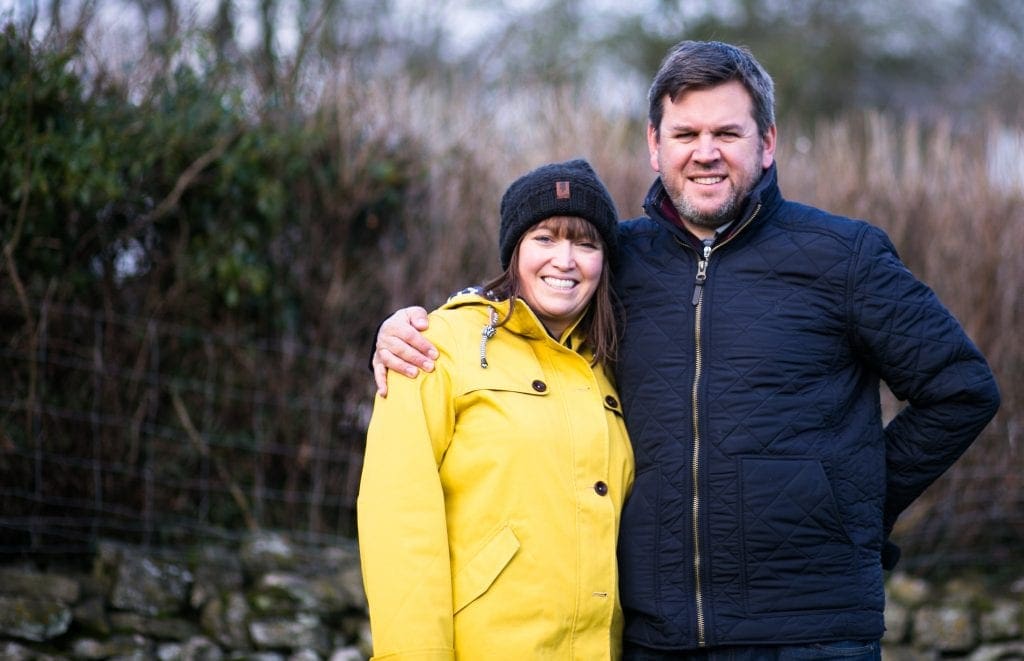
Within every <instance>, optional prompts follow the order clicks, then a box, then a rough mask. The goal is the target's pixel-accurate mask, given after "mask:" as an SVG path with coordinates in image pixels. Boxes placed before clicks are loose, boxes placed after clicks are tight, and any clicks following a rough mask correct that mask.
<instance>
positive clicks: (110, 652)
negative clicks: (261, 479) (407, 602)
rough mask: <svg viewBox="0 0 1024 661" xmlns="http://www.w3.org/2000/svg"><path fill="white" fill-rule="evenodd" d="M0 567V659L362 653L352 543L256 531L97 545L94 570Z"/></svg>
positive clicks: (339, 660) (274, 659)
mask: <svg viewBox="0 0 1024 661" xmlns="http://www.w3.org/2000/svg"><path fill="white" fill-rule="evenodd" d="M37 565H38V563H35V564H33V565H32V566H29V565H27V564H20V565H7V566H3V567H0V658H2V659H5V660H8V659H10V660H21V659H25V660H28V659H119V660H127V659H140V660H141V659H161V660H167V661H170V660H176V659H181V660H196V661H200V660H201V661H217V660H220V659H254V660H258V661H278V660H280V661H285V660H288V661H305V660H307V659H308V660H315V659H330V660H331V661H356V660H362V659H366V658H367V657H368V656H369V652H370V630H369V621H368V619H367V616H366V597H365V595H364V593H363V587H362V579H361V577H360V573H359V556H358V551H357V549H356V547H355V545H354V544H349V545H347V546H346V547H344V548H331V549H326V550H315V551H311V550H309V549H305V548H299V547H297V546H295V545H293V544H291V543H290V542H289V541H288V540H287V539H286V538H284V537H280V536H276V535H255V536H252V537H251V538H249V539H247V540H245V541H244V542H243V543H242V544H241V546H240V548H238V549H235V550H234V551H232V550H229V549H227V548H222V547H207V548H204V549H202V550H200V551H196V552H195V553H194V554H190V557H181V554H178V555H177V556H175V557H173V558H169V557H166V556H164V557H161V556H160V555H158V554H156V553H153V552H152V551H151V550H150V551H141V550H139V549H133V548H129V547H125V546H121V545H117V544H108V543H105V544H101V545H100V547H99V549H98V552H97V554H96V557H95V559H94V560H93V561H92V563H91V565H92V566H91V568H82V569H79V570H76V569H73V568H67V567H56V566H54V565H52V564H51V566H49V567H47V568H45V570H40V569H39V568H38V566H37Z"/></svg>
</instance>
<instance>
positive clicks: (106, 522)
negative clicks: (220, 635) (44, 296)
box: [0, 300, 370, 557]
mask: <svg viewBox="0 0 1024 661" xmlns="http://www.w3.org/2000/svg"><path fill="white" fill-rule="evenodd" d="M24 313H25V310H24V307H23V306H22V307H19V306H18V305H16V304H15V303H14V302H13V301H10V300H8V301H2V300H0V327H2V328H3V329H4V333H3V336H4V338H3V339H4V342H3V345H2V347H0V375H2V376H0V557H2V556H3V555H5V554H6V555H11V554H24V553H32V554H75V553H88V552H90V550H92V549H93V548H94V546H95V542H96V541H97V540H99V539H119V540H124V541H127V542H131V543H136V544H143V545H155V546H189V545H193V544H199V543H205V542H210V541H218V542H226V541H233V540H238V539H239V538H240V536H241V535H242V534H244V533H247V532H249V531H255V530H281V531H286V532H288V533H289V534H290V535H291V536H292V537H294V538H296V539H298V540H300V541H304V542H306V543H312V544H329V543H335V542H337V541H338V540H340V539H342V538H351V537H353V536H354V504H355V497H356V493H357V489H358V480H359V473H360V468H361V462H362V451H363V434H362V431H361V430H362V424H361V422H360V417H361V416H362V415H364V414H363V413H361V411H360V410H359V408H358V407H357V406H353V405H352V404H350V403H346V402H349V401H351V400H352V397H351V396H350V397H348V399H346V398H345V397H344V396H342V394H341V393H340V389H341V388H342V387H343V383H344V379H342V378H341V375H344V374H352V373H354V372H355V371H357V370H359V369H361V370H362V374H363V375H364V378H365V379H366V380H367V381H368V380H369V378H370V377H369V375H368V374H367V373H366V372H365V369H366V368H365V366H362V367H361V366H358V365H354V364H353V361H352V360H351V359H348V358H345V357H343V356H339V355H336V354H332V353H330V352H325V351H321V350H318V349H316V348H313V347H309V346H303V345H302V344H300V343H298V342H295V341H294V340H289V339H287V338H284V339H277V340H273V341H265V342H259V341H251V340H248V339H244V338H241V337H238V336H232V335H230V334H224V333H211V332H206V331H203V330H201V329H197V328H191V327H187V326H181V325H176V324H173V323H168V322H165V321H160V320H156V319H144V318H136V317H132V316H131V315H127V314H118V313H114V312H110V311H104V310H91V309H85V308H82V307H75V306H65V305H47V304H45V303H43V304H39V305H38V306H37V307H36V308H35V309H34V310H32V312H31V317H32V318H31V319H30V322H29V323H26V322H25V316H26V315H25V314H24Z"/></svg>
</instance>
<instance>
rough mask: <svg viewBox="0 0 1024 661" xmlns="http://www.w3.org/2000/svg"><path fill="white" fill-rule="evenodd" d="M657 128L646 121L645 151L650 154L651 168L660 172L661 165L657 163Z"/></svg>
mask: <svg viewBox="0 0 1024 661" xmlns="http://www.w3.org/2000/svg"><path fill="white" fill-rule="evenodd" d="M658 137H659V136H658V129H657V128H655V127H654V124H651V122H650V121H648V122H647V152H648V154H649V155H650V163H651V168H652V169H653V170H654V171H655V172H661V166H660V165H658Z"/></svg>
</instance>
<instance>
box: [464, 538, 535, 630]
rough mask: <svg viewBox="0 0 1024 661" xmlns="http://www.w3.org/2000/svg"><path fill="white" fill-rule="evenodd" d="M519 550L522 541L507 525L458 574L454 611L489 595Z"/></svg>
mask: <svg viewBox="0 0 1024 661" xmlns="http://www.w3.org/2000/svg"><path fill="white" fill-rule="evenodd" d="M518 551H519V538H517V537H516V534H515V533H514V532H512V529H511V528H509V527H508V526H505V527H504V528H502V529H500V530H499V531H498V532H497V533H495V534H494V536H493V537H491V539H490V540H488V541H487V543H486V544H484V546H483V548H481V549H480V550H479V551H478V552H477V553H476V555H474V556H473V557H472V558H470V559H469V560H468V561H467V562H466V563H465V564H464V565H463V566H462V567H459V568H457V569H456V571H455V575H454V576H453V577H452V599H453V606H454V608H455V612H456V613H458V612H459V611H460V610H462V609H463V608H465V607H466V606H468V605H469V604H470V603H472V601H473V600H474V599H476V598H477V597H479V596H480V595H482V594H483V593H484V592H487V590H488V588H490V587H491V585H492V584H493V583H494V581H495V579H497V578H498V575H499V574H501V572H502V570H504V569H505V567H507V566H508V563H509V562H510V561H511V560H512V557H513V556H515V554H516V553H517V552H518Z"/></svg>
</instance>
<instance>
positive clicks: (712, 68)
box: [374, 41, 999, 660]
mask: <svg viewBox="0 0 1024 661" xmlns="http://www.w3.org/2000/svg"><path fill="white" fill-rule="evenodd" d="M649 102H650V108H649V118H648V119H649V124H648V127H647V142H648V147H649V151H650V162H651V166H652V167H653V168H654V170H655V171H657V172H658V173H659V178H658V180H656V181H655V182H654V185H653V186H652V187H651V190H650V191H649V193H648V195H647V198H646V201H645V204H644V209H645V211H646V213H647V215H646V216H645V217H641V218H637V219H635V220H631V221H627V222H624V223H621V224H620V226H619V230H620V232H619V253H618V260H617V268H616V271H615V286H616V290H617V292H618V295H619V297H620V299H621V300H622V302H623V304H624V308H625V328H624V334H623V341H622V344H621V349H620V354H619V363H618V366H617V378H618V385H619V391H620V394H621V397H622V403H623V410H624V412H625V415H626V423H627V427H628V429H629V433H630V437H631V440H632V442H633V445H634V452H635V455H636V480H635V483H634V486H633V492H632V495H631V497H630V499H629V501H628V502H627V504H626V508H625V510H624V511H623V516H622V526H621V529H620V537H619V564H620V580H621V594H622V601H623V609H624V612H625V616H626V629H625V634H624V639H625V640H624V647H625V649H624V655H625V658H627V659H637V660H653V659H681V658H709V659H719V658H723V659H724V658H730V659H734V658H735V659H790V658H800V659H829V658H842V659H877V658H880V651H879V650H880V647H879V640H880V638H881V636H882V634H883V632H884V628H885V627H884V623H883V609H884V593H883V564H885V566H886V568H887V569H888V568H891V566H892V565H893V564H895V560H896V556H897V554H898V551H896V549H895V547H893V546H892V545H891V544H889V542H888V536H889V533H890V532H891V531H892V528H893V525H894V524H895V522H896V518H897V516H898V515H899V514H900V512H902V511H903V510H904V509H906V507H907V506H908V505H909V504H910V503H911V502H913V500H914V499H915V498H917V497H918V496H919V495H920V494H921V493H922V492H923V491H924V490H925V488H927V487H928V485H930V484H931V483H932V482H934V481H935V479H937V478H938V477H939V476H940V475H941V474H942V473H943V472H944V471H945V470H946V469H947V468H949V467H950V466H951V465H952V464H953V462H954V461H955V460H956V459H957V458H958V457H959V456H960V455H961V454H962V453H963V452H964V450H965V449H966V448H967V447H968V445H970V443H971V442H972V441H973V440H974V438H975V437H976V436H977V435H978V434H979V433H980V431H981V430H982V429H983V428H984V427H985V425H986V424H987V423H988V421H989V420H990V419H991V418H992V416H993V415H995V411H996V409H997V408H998V405H999V393H998V390H997V387H996V384H995V381H994V378H993V376H992V373H991V371H990V369H989V367H988V365H987V364H986V362H985V359H984V358H983V357H982V355H981V354H980V352H979V351H978V350H977V348H976V347H975V346H974V345H973V344H972V343H971V341H970V340H969V339H968V338H967V336H966V335H965V333H964V331H963V329H962V328H961V327H960V325H959V323H957V321H956V320H955V319H954V318H953V316H952V315H951V314H950V313H949V312H948V311H947V310H946V309H945V308H944V307H943V306H942V304H941V303H940V302H939V301H938V300H937V298H936V297H935V295H934V294H933V293H932V292H931V290H929V289H928V288H927V287H926V286H925V285H924V284H922V283H921V282H920V281H918V280H917V279H916V278H914V276H913V275H912V274H911V273H910V272H909V271H908V270H907V269H906V267H905V266H904V265H903V264H902V263H901V262H900V260H899V258H898V256H897V255H896V251H895V249H894V248H893V246H892V245H891V243H890V242H889V240H888V238H887V237H886V236H885V234H884V233H883V232H882V231H881V230H879V229H877V228H875V227H873V226H871V225H868V224H867V223H864V222H861V221H856V220H851V219H847V218H842V217H839V216H834V215H831V214H828V213H826V212H824V211H821V210H819V209H814V208H811V207H808V206H804V205H801V204H797V203H794V202H789V201H787V200H785V199H783V198H782V196H781V193H780V191H779V188H778V185H777V180H776V168H775V164H774V153H775V146H776V126H775V119H774V92H773V84H772V81H771V78H770V77H769V76H768V74H767V73H766V72H765V71H764V69H763V68H762V67H761V65H760V64H759V63H758V62H757V61H756V60H755V59H754V57H753V56H752V55H751V54H750V53H749V52H748V51H747V50H745V49H742V48H737V47H734V46H731V45H728V44H723V43H717V42H691V41H687V42H682V43H680V44H679V45H677V46H676V47H675V48H673V49H672V50H671V51H670V52H669V54H668V55H667V57H666V58H665V60H664V62H663V63H662V66H661V69H660V70H659V71H658V74H657V76H656V77H655V80H654V83H653V85H652V86H651V90H650V94H649ZM422 314H423V313H422V311H421V310H418V309H408V310H403V311H400V312H399V313H396V315H394V316H393V317H392V318H391V320H389V321H388V322H386V323H385V325H384V327H382V333H381V335H382V337H381V338H380V339H379V340H378V349H377V352H376V354H375V358H374V361H375V372H376V374H377V376H378V384H379V386H381V387H386V386H385V384H383V383H382V379H381V376H382V375H383V374H384V372H385V369H386V368H392V369H394V368H400V369H403V370H409V369H410V368H412V365H419V366H423V365H424V357H422V356H420V357H416V356H414V353H415V350H416V349H418V348H422V347H424V344H423V342H422V340H421V339H420V338H417V337H415V336H414V335H413V333H412V327H411V326H410V325H409V324H407V323H405V321H404V320H406V319H409V318H413V319H414V320H415V323H416V324H419V325H422V321H421V319H420V318H421V316H422ZM407 363H411V364H407ZM428 366H429V365H428ZM412 369H413V370H414V369H415V368H412ZM879 378H881V379H882V380H884V381H885V382H886V383H887V384H888V386H889V388H890V389H891V390H892V392H893V393H894V394H895V395H896V396H897V397H899V398H900V399H902V400H905V401H906V402H907V405H906V407H905V408H904V409H903V410H902V411H901V412H900V413H899V414H898V415H897V416H896V418H895V419H894V420H892V421H891V422H890V423H889V424H888V425H886V426H885V427H884V428H883V425H882V420H881V412H880V405H879Z"/></svg>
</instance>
